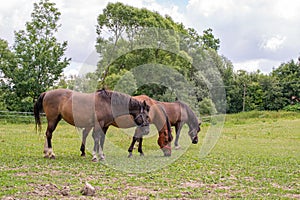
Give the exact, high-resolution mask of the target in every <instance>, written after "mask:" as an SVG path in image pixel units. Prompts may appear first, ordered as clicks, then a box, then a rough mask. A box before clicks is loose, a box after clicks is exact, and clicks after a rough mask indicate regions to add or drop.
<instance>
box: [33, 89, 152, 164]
mask: <svg viewBox="0 0 300 200" xmlns="http://www.w3.org/2000/svg"><path fill="white" fill-rule="evenodd" d="M149 109H150V108H149V106H148V105H147V104H146V102H145V101H144V102H143V103H141V102H140V101H137V100H136V99H133V98H132V97H131V96H129V95H126V94H123V93H120V92H114V91H110V90H98V91H96V92H94V93H89V94H86V93H80V92H75V91H71V90H68V89H56V90H51V91H48V92H44V93H42V94H41V95H40V96H39V98H38V100H37V101H36V103H35V104H34V116H35V123H36V126H38V127H39V129H40V130H41V119H40V112H42V111H44V112H45V114H46V118H47V122H48V127H47V130H46V142H45V146H44V154H45V157H48V158H55V154H54V153H53V150H52V144H51V139H52V133H53V131H54V130H55V128H56V126H57V124H58V122H59V121H60V120H61V119H64V120H65V121H66V122H68V123H69V124H71V125H73V126H76V127H79V128H84V129H92V128H93V139H94V149H93V161H97V154H98V155H99V156H100V158H101V159H104V154H103V152H102V150H103V144H104V138H105V133H106V131H107V129H108V127H109V126H110V125H111V124H112V123H113V122H114V119H115V118H117V117H120V116H123V115H130V116H131V117H132V118H133V121H134V124H136V125H138V126H140V127H148V129H149V122H148V111H149ZM99 143H100V145H99Z"/></svg>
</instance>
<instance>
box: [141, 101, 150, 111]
mask: <svg viewBox="0 0 300 200" xmlns="http://www.w3.org/2000/svg"><path fill="white" fill-rule="evenodd" d="M142 106H143V107H144V108H145V109H146V110H148V111H149V109H150V107H149V106H148V104H147V103H146V101H145V100H144V101H143V104H142Z"/></svg>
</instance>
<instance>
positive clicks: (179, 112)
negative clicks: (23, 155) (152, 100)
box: [160, 102, 187, 126]
mask: <svg viewBox="0 0 300 200" xmlns="http://www.w3.org/2000/svg"><path fill="white" fill-rule="evenodd" d="M160 103H161V104H162V105H163V106H164V108H165V110H166V113H167V115H168V117H169V121H170V123H171V125H172V126H174V125H175V124H177V123H178V122H181V121H184V120H185V119H186V118H187V117H186V113H185V112H184V110H183V109H182V106H181V105H180V103H179V102H160Z"/></svg>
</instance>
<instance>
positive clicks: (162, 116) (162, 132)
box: [80, 95, 173, 157]
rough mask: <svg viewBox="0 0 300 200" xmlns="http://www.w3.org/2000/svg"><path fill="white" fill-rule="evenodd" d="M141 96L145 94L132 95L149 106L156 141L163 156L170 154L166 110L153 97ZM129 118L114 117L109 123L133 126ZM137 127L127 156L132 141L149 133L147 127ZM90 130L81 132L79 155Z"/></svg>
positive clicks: (169, 133) (83, 150)
mask: <svg viewBox="0 0 300 200" xmlns="http://www.w3.org/2000/svg"><path fill="white" fill-rule="evenodd" d="M143 96H145V97H146V98H144V99H141V98H140V96H135V97H133V99H135V100H138V101H139V102H146V104H147V105H149V106H150V110H149V113H148V116H149V123H151V124H154V125H155V127H156V129H157V130H158V134H159V137H158V140H157V143H158V145H159V146H160V148H161V150H162V151H163V153H164V156H171V142H172V140H173V136H172V129H171V125H170V122H169V119H168V116H167V114H166V111H165V110H164V108H163V107H162V106H161V105H157V104H156V103H155V102H154V100H153V99H151V98H149V97H148V96H146V95H143ZM130 119H131V118H130V116H128V115H124V116H121V117H118V118H116V119H115V121H114V122H113V123H112V124H111V125H113V126H115V127H118V128H130V127H134V126H135V125H134V123H133V121H132V120H130ZM137 129H138V133H137V131H136V133H135V136H134V137H133V138H132V145H131V146H130V147H129V149H128V152H129V155H128V157H131V156H132V150H133V146H134V143H135V142H136V141H137V140H139V139H141V140H142V137H141V136H140V135H145V134H148V133H149V129H145V128H143V127H137ZM90 130H91V129H86V130H84V131H83V132H82V144H81V148H80V151H81V156H85V143H86V138H87V136H88V134H89V132H90ZM138 151H139V152H140V155H144V154H143V152H142V149H141V148H139V149H138Z"/></svg>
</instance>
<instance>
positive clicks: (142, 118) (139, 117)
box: [129, 98, 150, 132]
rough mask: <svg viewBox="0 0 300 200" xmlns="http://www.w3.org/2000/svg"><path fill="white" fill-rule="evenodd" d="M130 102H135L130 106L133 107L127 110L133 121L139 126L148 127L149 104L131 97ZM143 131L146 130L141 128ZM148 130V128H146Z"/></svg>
mask: <svg viewBox="0 0 300 200" xmlns="http://www.w3.org/2000/svg"><path fill="white" fill-rule="evenodd" d="M131 102H135V104H136V105H135V106H130V108H133V109H131V110H129V112H130V114H131V115H132V116H133V118H134V122H135V123H136V125H138V126H139V127H144V128H145V129H146V128H148V129H149V124H150V122H149V115H148V114H149V110H150V107H149V105H147V103H146V102H145V101H143V102H142V103H141V102H139V101H137V100H135V99H132V98H131ZM142 130H143V132H146V131H147V130H144V129H142ZM148 132H149V130H148Z"/></svg>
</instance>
